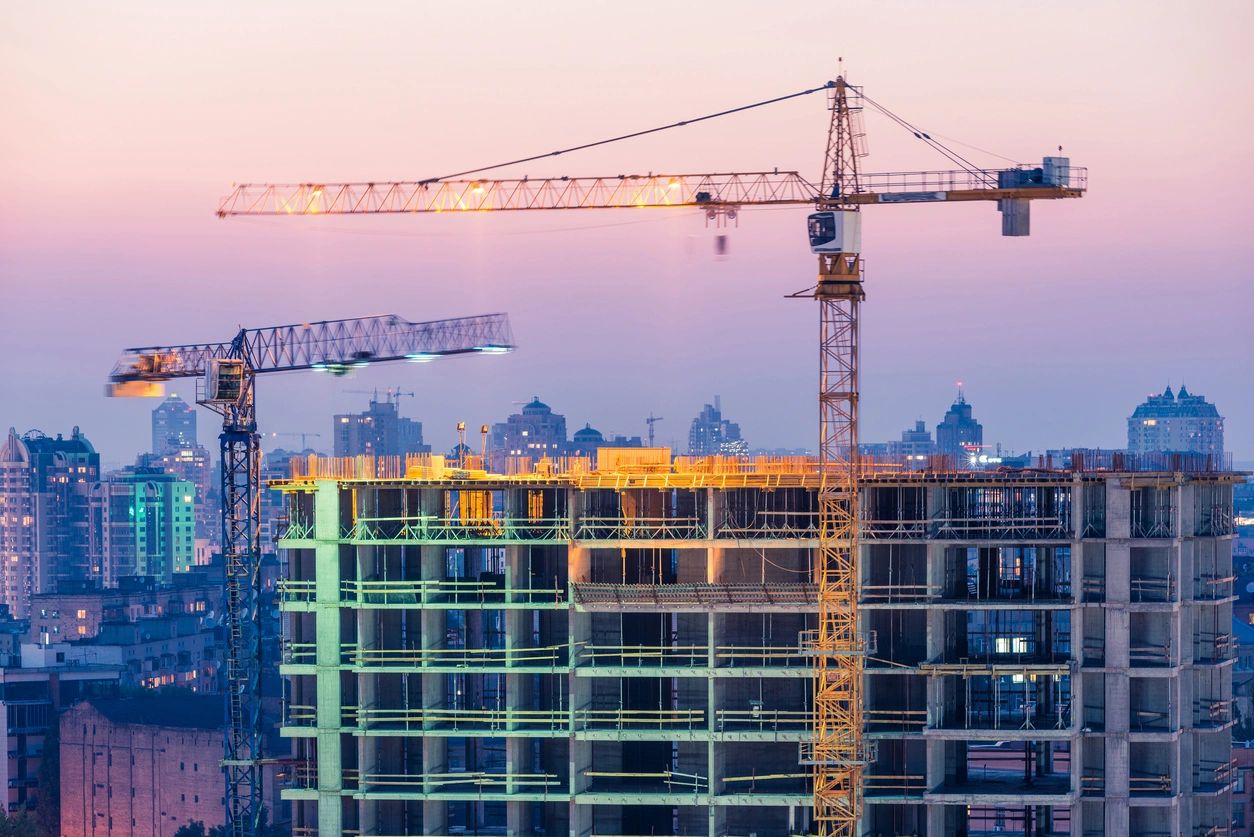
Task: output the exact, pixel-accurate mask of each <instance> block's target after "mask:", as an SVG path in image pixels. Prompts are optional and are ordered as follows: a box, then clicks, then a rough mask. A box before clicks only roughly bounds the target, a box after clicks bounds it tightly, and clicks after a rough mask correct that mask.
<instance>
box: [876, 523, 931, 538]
mask: <svg viewBox="0 0 1254 837" xmlns="http://www.w3.org/2000/svg"><path fill="white" fill-rule="evenodd" d="M931 530H932V527H931V524H930V522H929V521H927V520H861V521H859V526H858V534H859V536H861V537H862V539H863V540H868V541H895V540H923V539H924V538H926V537H928V534H929V533H930V532H931Z"/></svg>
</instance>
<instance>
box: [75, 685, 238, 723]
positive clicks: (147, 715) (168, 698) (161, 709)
mask: <svg viewBox="0 0 1254 837" xmlns="http://www.w3.org/2000/svg"><path fill="white" fill-rule="evenodd" d="M86 702H87V703H89V704H90V705H91V706H92V708H93V709H95V710H96V711H97V712H99V713H100V714H101V715H104V716H105V717H106V718H108V719H109V720H110V721H112V722H113V723H115V724H139V725H142V726H150V727H173V728H175V729H202V730H217V729H221V728H222V718H223V713H222V697H221V696H220V695H203V694H196V693H195V692H187V691H183V690H181V689H169V690H165V691H160V692H147V693H144V694H141V695H137V696H135V697H124V698H91V699H90V700H88V701H86Z"/></svg>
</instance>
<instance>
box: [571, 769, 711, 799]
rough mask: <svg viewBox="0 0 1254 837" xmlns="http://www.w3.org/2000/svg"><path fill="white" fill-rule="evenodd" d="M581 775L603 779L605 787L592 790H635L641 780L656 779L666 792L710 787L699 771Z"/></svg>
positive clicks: (593, 771) (638, 787) (623, 772)
mask: <svg viewBox="0 0 1254 837" xmlns="http://www.w3.org/2000/svg"><path fill="white" fill-rule="evenodd" d="M583 775H584V776H586V777H587V778H589V779H592V780H594V785H595V784H597V783H596V781H595V780H597V779H602V780H605V782H604V783H603V784H605V785H607V787H605V788H597V787H595V786H594V787H593V790H594V791H601V792H610V793H612V792H614V791H615V790H637V789H640V785H641V784H643V782H642V780H645V781H646V782H647V780H650V779H653V780H657V782H658V784H660V785H662V786H663V787H665V788H666V791H667V792H668V793H692V794H699V793H705V792H707V791H708V790H709V789H710V779H709V777H708V776H702V775H700V774H699V773H680V772H678V771H674V770H663V771H660V772H647V773H642V772H632V771H621V770H616V771H610V770H585V771H583Z"/></svg>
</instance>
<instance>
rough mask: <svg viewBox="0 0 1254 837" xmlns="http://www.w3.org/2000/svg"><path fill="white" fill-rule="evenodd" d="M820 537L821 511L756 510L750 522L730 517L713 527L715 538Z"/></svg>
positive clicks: (792, 538)
mask: <svg viewBox="0 0 1254 837" xmlns="http://www.w3.org/2000/svg"><path fill="white" fill-rule="evenodd" d="M818 536H819V514H818V512H797V511H778V512H774V511H757V512H754V513H753V514H752V515H751V516H750V519H748V520H745V519H741V518H739V517H737V516H734V515H731V514H729V515H727V517H726V518H725V519H724V520H723V521H722V522H721V523H719V524H718V525H716V526H715V527H714V537H716V538H730V539H733V540H755V539H759V540H770V539H777V538H787V539H790V540H795V539H802V538H817V537H818Z"/></svg>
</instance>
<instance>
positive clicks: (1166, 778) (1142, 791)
mask: <svg viewBox="0 0 1254 837" xmlns="http://www.w3.org/2000/svg"><path fill="white" fill-rule="evenodd" d="M1128 793H1129V794H1131V795H1132V796H1160V795H1164V794H1165V795H1170V794H1171V776H1170V775H1168V774H1166V773H1145V772H1133V773H1132V775H1130V776H1129V777H1128Z"/></svg>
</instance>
